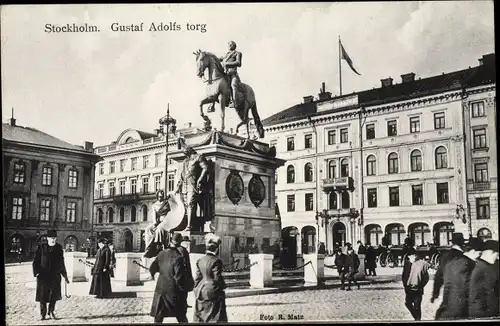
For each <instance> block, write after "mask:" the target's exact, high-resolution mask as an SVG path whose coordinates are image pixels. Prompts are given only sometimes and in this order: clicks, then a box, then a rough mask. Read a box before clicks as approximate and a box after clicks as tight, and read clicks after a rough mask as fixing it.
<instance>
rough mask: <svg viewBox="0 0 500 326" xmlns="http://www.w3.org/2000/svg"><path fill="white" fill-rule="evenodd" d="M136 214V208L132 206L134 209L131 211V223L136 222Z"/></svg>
mask: <svg viewBox="0 0 500 326" xmlns="http://www.w3.org/2000/svg"><path fill="white" fill-rule="evenodd" d="M136 214H137V211H136V208H135V206H132V208H131V209H130V222H135V219H136Z"/></svg>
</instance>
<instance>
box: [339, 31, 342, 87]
mask: <svg viewBox="0 0 500 326" xmlns="http://www.w3.org/2000/svg"><path fill="white" fill-rule="evenodd" d="M340 47H341V43H340V35H339V79H340V81H339V84H340V96H342V54H341V50H340Z"/></svg>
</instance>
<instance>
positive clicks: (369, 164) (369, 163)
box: [366, 155, 377, 175]
mask: <svg viewBox="0 0 500 326" xmlns="http://www.w3.org/2000/svg"><path fill="white" fill-rule="evenodd" d="M376 169H377V159H376V158H375V155H370V156H368V157H367V158H366V175H375V174H377V170H376Z"/></svg>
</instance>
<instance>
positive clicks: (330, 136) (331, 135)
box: [328, 130, 337, 145]
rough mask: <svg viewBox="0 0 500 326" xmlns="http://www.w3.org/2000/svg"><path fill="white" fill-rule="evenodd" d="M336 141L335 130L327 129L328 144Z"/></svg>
mask: <svg viewBox="0 0 500 326" xmlns="http://www.w3.org/2000/svg"><path fill="white" fill-rule="evenodd" d="M336 143H337V130H328V145H334V144H336Z"/></svg>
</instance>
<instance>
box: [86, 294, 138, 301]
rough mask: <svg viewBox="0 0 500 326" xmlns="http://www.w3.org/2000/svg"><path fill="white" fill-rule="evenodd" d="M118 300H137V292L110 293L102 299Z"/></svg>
mask: <svg viewBox="0 0 500 326" xmlns="http://www.w3.org/2000/svg"><path fill="white" fill-rule="evenodd" d="M120 298H137V292H112V293H110V294H108V295H107V296H106V297H104V298H103V299H102V300H106V299H120ZM96 300H100V299H96Z"/></svg>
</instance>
